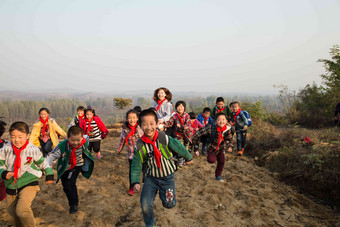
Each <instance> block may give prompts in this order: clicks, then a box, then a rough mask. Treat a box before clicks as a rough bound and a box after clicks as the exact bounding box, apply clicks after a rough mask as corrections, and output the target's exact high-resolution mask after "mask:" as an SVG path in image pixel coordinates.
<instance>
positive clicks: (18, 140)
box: [10, 129, 29, 148]
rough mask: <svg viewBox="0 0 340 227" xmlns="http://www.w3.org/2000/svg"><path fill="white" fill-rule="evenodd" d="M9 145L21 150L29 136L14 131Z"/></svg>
mask: <svg viewBox="0 0 340 227" xmlns="http://www.w3.org/2000/svg"><path fill="white" fill-rule="evenodd" d="M10 136H11V143H12V144H13V145H14V146H16V147H17V148H21V147H22V146H24V145H25V143H26V141H27V140H28V138H29V134H26V133H24V132H20V131H19V130H16V129H14V130H13V131H12V132H11V134H10Z"/></svg>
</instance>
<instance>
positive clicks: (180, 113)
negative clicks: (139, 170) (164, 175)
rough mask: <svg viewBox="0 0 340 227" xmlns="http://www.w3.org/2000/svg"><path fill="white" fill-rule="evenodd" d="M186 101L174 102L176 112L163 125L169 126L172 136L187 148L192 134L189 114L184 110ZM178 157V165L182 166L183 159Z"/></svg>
mask: <svg viewBox="0 0 340 227" xmlns="http://www.w3.org/2000/svg"><path fill="white" fill-rule="evenodd" d="M185 107H186V103H185V102H184V101H178V102H176V104H175V108H176V111H177V112H176V113H175V114H174V115H173V116H172V117H171V118H170V120H169V121H168V122H165V127H167V128H171V127H172V126H174V127H172V133H173V137H174V138H176V139H178V140H179V141H180V142H181V143H182V144H183V145H184V147H185V148H186V149H187V150H188V149H189V142H191V137H192V135H193V130H192V127H191V120H190V116H189V114H187V113H186V112H185ZM177 158H178V166H179V167H183V165H184V159H183V158H182V157H180V156H178V157H177Z"/></svg>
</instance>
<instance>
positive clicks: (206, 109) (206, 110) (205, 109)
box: [202, 107, 211, 113]
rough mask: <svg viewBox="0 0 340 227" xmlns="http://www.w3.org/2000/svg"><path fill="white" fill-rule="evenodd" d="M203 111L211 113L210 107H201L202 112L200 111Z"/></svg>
mask: <svg viewBox="0 0 340 227" xmlns="http://www.w3.org/2000/svg"><path fill="white" fill-rule="evenodd" d="M205 112H209V113H211V109H210V108H209V107H205V108H204V109H203V112H202V113H205Z"/></svg>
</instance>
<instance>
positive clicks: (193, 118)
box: [189, 112, 203, 133]
mask: <svg viewBox="0 0 340 227" xmlns="http://www.w3.org/2000/svg"><path fill="white" fill-rule="evenodd" d="M189 117H190V121H191V128H192V131H193V133H195V132H197V131H198V130H199V129H200V128H203V125H202V124H201V122H199V121H198V120H197V119H196V115H195V113H194V112H190V113H189Z"/></svg>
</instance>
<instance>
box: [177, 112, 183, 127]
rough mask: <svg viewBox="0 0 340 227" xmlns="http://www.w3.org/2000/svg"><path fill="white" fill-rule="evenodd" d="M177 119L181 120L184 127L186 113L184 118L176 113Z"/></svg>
mask: <svg viewBox="0 0 340 227" xmlns="http://www.w3.org/2000/svg"><path fill="white" fill-rule="evenodd" d="M176 115H177V117H178V118H179V120H180V121H181V124H182V125H184V120H183V118H184V113H183V118H182V117H181V116H180V115H179V113H176Z"/></svg>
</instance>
